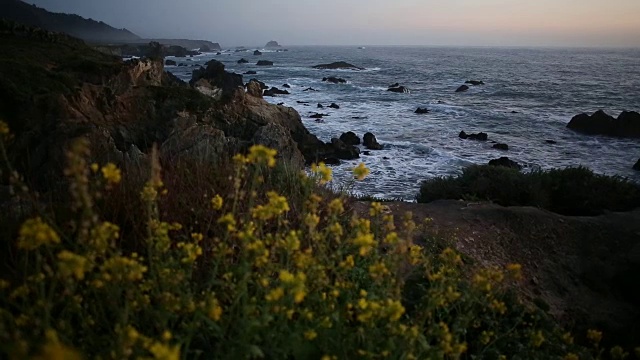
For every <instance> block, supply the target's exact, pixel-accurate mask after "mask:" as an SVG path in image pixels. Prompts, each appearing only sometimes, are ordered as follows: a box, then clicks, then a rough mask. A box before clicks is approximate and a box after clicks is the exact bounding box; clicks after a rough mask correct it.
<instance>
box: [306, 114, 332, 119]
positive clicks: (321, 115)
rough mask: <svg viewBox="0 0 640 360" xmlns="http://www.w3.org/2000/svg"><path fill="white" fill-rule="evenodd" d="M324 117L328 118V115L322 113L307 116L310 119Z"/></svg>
mask: <svg viewBox="0 0 640 360" xmlns="http://www.w3.org/2000/svg"><path fill="white" fill-rule="evenodd" d="M325 116H329V114H323V113H315V114H313V115H311V116H309V117H310V118H312V119H322V118H323V117H325Z"/></svg>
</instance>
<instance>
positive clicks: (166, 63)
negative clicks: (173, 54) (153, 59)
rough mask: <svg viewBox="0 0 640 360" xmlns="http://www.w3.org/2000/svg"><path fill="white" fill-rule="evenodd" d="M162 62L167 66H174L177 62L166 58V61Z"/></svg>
mask: <svg viewBox="0 0 640 360" xmlns="http://www.w3.org/2000/svg"><path fill="white" fill-rule="evenodd" d="M164 64H165V65H167V66H176V65H177V64H178V63H176V62H175V61H174V60H171V59H167V61H165V62H164Z"/></svg>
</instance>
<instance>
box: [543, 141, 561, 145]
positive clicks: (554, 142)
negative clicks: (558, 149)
mask: <svg viewBox="0 0 640 360" xmlns="http://www.w3.org/2000/svg"><path fill="white" fill-rule="evenodd" d="M544 142H545V143H547V144H550V145H554V144H557V143H558V142H557V141H555V140H545V141H544Z"/></svg>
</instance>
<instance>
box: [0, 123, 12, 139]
mask: <svg viewBox="0 0 640 360" xmlns="http://www.w3.org/2000/svg"><path fill="white" fill-rule="evenodd" d="M9 133H10V130H9V125H8V124H7V123H6V122H4V121H2V120H0V136H1V137H4V136H7V135H9Z"/></svg>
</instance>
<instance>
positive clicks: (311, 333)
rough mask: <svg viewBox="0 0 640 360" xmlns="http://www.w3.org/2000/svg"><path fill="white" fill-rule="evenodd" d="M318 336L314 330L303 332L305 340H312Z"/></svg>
mask: <svg viewBox="0 0 640 360" xmlns="http://www.w3.org/2000/svg"><path fill="white" fill-rule="evenodd" d="M317 337H318V333H317V332H315V330H309V331H305V332H304V338H305V339H307V340H313V339H315V338H317Z"/></svg>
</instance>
